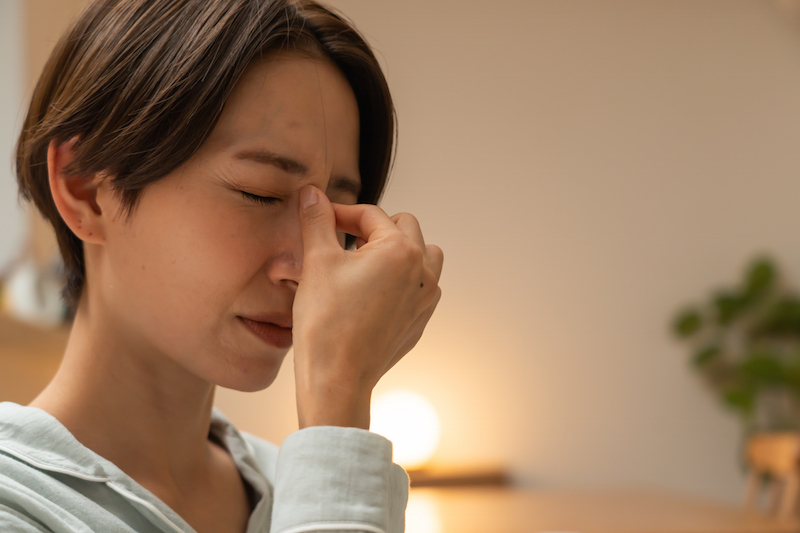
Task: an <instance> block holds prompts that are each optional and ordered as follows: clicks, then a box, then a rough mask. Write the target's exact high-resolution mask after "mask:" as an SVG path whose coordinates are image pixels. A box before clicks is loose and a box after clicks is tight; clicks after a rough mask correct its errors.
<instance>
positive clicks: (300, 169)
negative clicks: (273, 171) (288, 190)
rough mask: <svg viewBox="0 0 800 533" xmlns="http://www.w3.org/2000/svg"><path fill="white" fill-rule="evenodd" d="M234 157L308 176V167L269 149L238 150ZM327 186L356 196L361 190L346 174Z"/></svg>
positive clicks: (334, 178) (337, 177)
mask: <svg viewBox="0 0 800 533" xmlns="http://www.w3.org/2000/svg"><path fill="white" fill-rule="evenodd" d="M235 157H236V159H240V160H244V161H253V162H255V163H260V164H262V165H270V166H273V167H276V168H278V169H280V170H282V171H284V172H286V173H287V174H294V175H295V176H299V177H301V178H303V177H306V176H308V173H309V172H308V167H307V166H306V165H304V164H303V163H301V162H299V161H296V160H294V159H291V158H289V157H285V156H282V155H278V154H276V153H274V152H270V151H269V150H245V151H244V152H238V153H237V154H236V156H235ZM328 187H329V188H333V189H336V190H339V191H343V192H349V193H353V194H354V195H355V196H356V197H358V195H359V193H360V192H361V183H360V182H359V181H358V180H355V179H353V178H349V177H346V176H334V177H332V178H331V182H330V184H329V185H328Z"/></svg>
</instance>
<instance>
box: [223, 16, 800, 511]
mask: <svg viewBox="0 0 800 533" xmlns="http://www.w3.org/2000/svg"><path fill="white" fill-rule="evenodd" d="M335 5H337V6H338V7H340V8H341V9H342V11H344V12H345V13H347V14H348V15H349V16H350V17H351V18H352V19H353V20H354V21H355V22H356V23H357V25H358V26H359V27H360V28H361V29H362V30H363V31H364V32H365V33H366V34H367V35H368V36H369V38H370V39H371V40H372V42H373V43H374V45H375V46H376V47H377V49H378V51H379V53H380V56H381V57H382V58H383V60H384V61H385V64H386V66H387V71H388V77H389V80H390V84H391V86H392V88H393V91H394V95H395V98H396V100H397V109H398V114H399V118H400V150H399V155H398V159H397V166H396V170H395V173H394V178H393V182H392V185H391V187H390V189H389V193H388V195H387V197H386V201H385V202H384V204H383V205H384V207H385V208H386V209H387V210H389V211H392V212H394V211H400V210H404V211H410V212H412V213H415V214H416V215H418V217H419V219H420V220H421V221H422V224H423V228H424V229H425V230H426V236H427V238H428V240H429V241H430V242H435V243H438V244H440V245H441V246H442V247H443V248H444V250H445V253H446V259H445V271H444V275H443V279H442V286H443V289H444V297H443V299H442V302H441V304H440V308H439V310H438V314H437V316H436V317H435V318H434V319H433V320H432V322H431V324H430V327H429V329H428V331H427V333H426V335H425V337H424V338H423V340H422V342H421V343H420V344H419V347H418V348H417V349H416V350H415V351H414V352H412V353H411V354H410V355H408V356H407V358H406V359H405V360H404V361H402V362H401V363H400V364H399V365H398V366H397V367H396V369H395V370H393V371H392V373H390V375H388V376H387V377H386V378H385V380H384V382H383V383H382V385H381V388H382V389H387V388H390V387H395V386H408V387H410V388H413V389H416V390H418V391H420V392H422V393H423V394H425V395H426V396H427V397H428V398H429V399H430V400H431V401H432V402H433V403H434V404H435V405H436V406H437V407H438V409H439V410H440V412H441V414H442V416H443V418H444V422H443V423H444V430H443V431H444V437H443V441H442V444H441V449H440V453H439V459H440V460H442V461H455V462H458V461H465V462H466V461H473V460H474V461H480V460H501V461H506V462H507V463H508V464H509V465H510V466H511V467H512V468H513V469H514V470H515V471H516V472H517V473H518V475H519V477H520V479H521V480H522V481H524V482H526V483H528V484H531V485H535V486H596V485H602V486H611V485H627V486H630V485H639V486H641V485H648V486H658V487H664V488H669V489H677V490H682V491H687V492H691V493H697V494H703V495H709V496H713V497H719V498H725V499H730V500H732V501H736V500H738V499H739V497H740V496H741V491H742V485H741V479H742V476H741V472H740V467H739V462H738V459H737V452H738V447H739V445H740V442H739V428H738V425H737V423H736V420H735V419H734V418H733V417H732V416H730V415H729V414H728V413H727V412H725V411H724V410H723V409H722V408H721V407H719V406H718V405H717V404H716V402H715V399H714V398H712V397H711V396H710V395H709V394H708V393H707V392H706V390H705V389H704V387H703V386H702V384H701V383H699V382H698V380H697V379H696V377H695V376H694V375H692V373H691V372H690V369H689V367H688V365H687V362H686V360H687V355H686V353H685V352H684V351H683V350H682V348H681V346H679V345H677V344H676V343H675V342H674V341H673V340H672V339H671V338H670V335H669V333H668V328H667V324H668V320H669V319H670V317H671V316H672V314H673V312H674V311H675V310H676V308H678V307H679V306H681V305H683V304H684V303H686V302H690V301H693V300H694V299H697V298H699V297H700V296H701V295H705V293H706V291H707V290H708V289H710V288H711V287H712V286H715V285H718V284H723V283H727V282H730V281H732V280H734V279H735V278H736V277H737V276H738V274H739V271H740V270H741V268H742V266H743V264H744V262H745V261H746V260H748V259H749V258H750V257H751V255H752V254H754V253H756V252H759V251H768V252H770V253H773V254H774V255H775V256H776V258H777V259H778V260H779V261H780V263H781V264H782V265H783V266H784V267H785V269H786V270H787V273H788V274H789V277H790V279H792V280H793V281H794V282H795V283H797V284H800V245H798V238H797V235H796V234H797V231H796V228H797V227H798V226H800V209H798V208H797V205H798V200H800V150H798V149H797V147H798V146H800V99H798V97H797V95H798V94H800V26H797V25H796V24H797V23H796V21H795V20H793V19H789V18H787V17H784V15H783V14H782V12H781V10H780V8H779V6H778V3H777V2H775V3H773V2H770V1H750V0H703V1H698V0H691V1H676V0H658V1H650V2H639V1H635V0H631V1H617V0H614V1H611V0H603V1H598V0H569V1H565V0H535V1H534V0H530V1H522V0H498V1H497V2H493V3H491V4H489V3H486V2H478V1H471V0H463V1H461V2H457V3H456V2H445V1H433V2H432V1H430V0H405V1H403V2H386V1H383V2H376V1H375V0H338V1H336V2H335ZM291 394H292V388H291V366H287V367H285V368H284V369H283V371H282V374H281V376H280V377H279V381H278V383H277V384H276V385H275V386H274V389H272V390H269V389H268V390H267V391H265V392H263V393H260V394H257V395H255V396H253V397H247V398H246V399H245V398H244V397H239V396H238V395H237V394H235V393H228V392H223V393H221V394H220V398H219V404H220V405H222V406H224V407H225V408H226V409H227V410H228V411H229V412H230V413H231V415H232V416H233V417H234V419H236V420H238V421H240V422H242V424H243V425H245V426H246V427H249V428H251V430H253V431H255V432H257V433H261V434H263V435H265V436H268V437H270V438H273V439H276V440H280V439H282V438H283V436H285V435H286V434H287V433H288V432H289V431H291V430H292V429H294V421H293V419H292V417H291V416H290V415H287V414H286V413H287V412H289V409H290V408H291V406H292V396H291Z"/></svg>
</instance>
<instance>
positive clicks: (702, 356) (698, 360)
mask: <svg viewBox="0 0 800 533" xmlns="http://www.w3.org/2000/svg"><path fill="white" fill-rule="evenodd" d="M719 354H720V349H719V346H717V345H715V344H714V345H711V346H706V347H705V348H703V349H701V350H700V351H698V352H697V353H696V354H695V355H694V357H692V364H694V366H697V367H701V366H704V365H705V364H706V363H708V362H709V361H711V360H713V359H715V358H716V357H717V356H718V355H719Z"/></svg>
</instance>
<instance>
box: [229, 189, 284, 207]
mask: <svg viewBox="0 0 800 533" xmlns="http://www.w3.org/2000/svg"><path fill="white" fill-rule="evenodd" d="M239 192H241V193H242V195H244V197H245V198H247V199H248V200H250V201H251V202H253V203H256V204H260V205H275V204H277V203H278V202H280V201H281V200H280V198H272V197H269V196H258V195H255V194H250V193H249V192H244V191H239Z"/></svg>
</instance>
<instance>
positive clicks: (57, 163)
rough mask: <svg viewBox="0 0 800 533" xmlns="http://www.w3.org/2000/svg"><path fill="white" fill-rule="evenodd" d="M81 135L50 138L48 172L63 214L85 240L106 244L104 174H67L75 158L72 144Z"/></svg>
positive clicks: (54, 194) (63, 217) (77, 234)
mask: <svg viewBox="0 0 800 533" xmlns="http://www.w3.org/2000/svg"><path fill="white" fill-rule="evenodd" d="M77 140H78V138H77V137H73V138H72V139H70V140H69V141H67V142H65V143H63V144H58V143H57V142H56V141H55V140H52V141H50V146H48V148H47V172H48V175H49V179H50V192H51V193H52V195H53V201H54V202H55V204H56V208H57V209H58V212H59V213H60V214H61V218H62V219H64V222H65V223H66V224H67V226H69V229H71V230H72V232H73V233H74V234H75V235H76V236H77V237H78V238H79V239H80V240H82V241H83V242H85V243H92V244H103V243H104V242H105V232H104V229H105V228H104V226H103V222H104V220H103V218H102V215H103V213H102V211H101V210H100V206H99V205H98V204H97V189H98V186H99V185H100V184H101V182H102V179H101V177H100V176H95V175H90V176H67V175H66V174H64V167H66V166H67V165H69V164H70V163H71V162H72V160H73V152H72V148H73V147H74V146H75V142H76V141H77Z"/></svg>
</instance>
